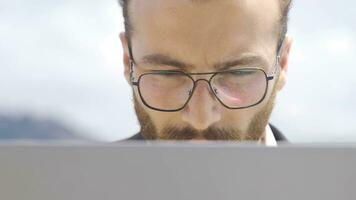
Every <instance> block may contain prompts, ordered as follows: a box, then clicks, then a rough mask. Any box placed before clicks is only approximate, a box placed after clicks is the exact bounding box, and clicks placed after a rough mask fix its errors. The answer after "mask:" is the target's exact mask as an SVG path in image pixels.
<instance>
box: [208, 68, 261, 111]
mask: <svg viewBox="0 0 356 200" xmlns="http://www.w3.org/2000/svg"><path fill="white" fill-rule="evenodd" d="M211 85H212V87H213V89H214V91H215V94H216V96H217V97H218V98H219V100H220V101H221V102H222V103H223V104H225V105H226V106H228V107H231V108H239V107H248V106H251V105H254V104H256V103H258V102H259V101H260V100H261V99H262V98H263V96H264V94H265V92H266V87H267V82H266V75H265V73H264V72H263V71H262V70H258V69H243V70H236V71H229V72H223V73H219V74H217V75H216V76H214V77H213V79H212V81H211Z"/></svg>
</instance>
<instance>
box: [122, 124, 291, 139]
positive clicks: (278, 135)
mask: <svg viewBox="0 0 356 200" xmlns="http://www.w3.org/2000/svg"><path fill="white" fill-rule="evenodd" d="M270 127H271V129H272V133H273V135H274V138H276V141H277V142H287V141H288V140H287V138H286V137H285V136H284V135H283V134H282V133H281V132H280V131H279V130H278V129H277V128H276V127H275V126H273V125H272V124H270ZM127 140H145V138H143V136H142V134H141V133H137V134H136V135H134V136H132V137H130V138H128V139H127Z"/></svg>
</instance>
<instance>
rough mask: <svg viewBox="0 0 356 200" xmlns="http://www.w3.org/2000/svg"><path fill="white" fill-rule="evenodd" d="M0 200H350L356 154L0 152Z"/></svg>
mask: <svg viewBox="0 0 356 200" xmlns="http://www.w3.org/2000/svg"><path fill="white" fill-rule="evenodd" d="M0 199H4V200H5V199H6V200H8V199H16V200H17V199H26V200H40V199H51V200H57V199H58V200H59V199H66V200H69V199H75V200H79V199H83V200H84V199H85V200H94V199H95V200H97V199H107V200H111V199H112V200H114V199H115V200H117V199H125V200H126V199H127V200H130V199H152V200H157V199H164V200H167V199H170V200H178V199H204V200H217V199H226V200H228V199H234V200H235V199H254V200H258V199H261V200H262V199H273V200H277V199H280V200H286V199H289V200H294V199H295V200H300V199H313V200H316V199H322V200H335V199H338V200H346V199H347V200H355V199H356V148H353V147H340V146H339V147H335V146H334V147H306V146H304V147H303V146H299V147H298V146H283V147H279V148H267V147H256V146H250V145H238V144H231V143H228V144H225V143H218V144H200V145H196V144H189V143H184V144H176V143H164V144H162V143H139V144H137V143H128V144H126V143H125V144H124V143H121V144H117V145H89V144H85V145H83V144H82V145H58V144H57V145H0Z"/></svg>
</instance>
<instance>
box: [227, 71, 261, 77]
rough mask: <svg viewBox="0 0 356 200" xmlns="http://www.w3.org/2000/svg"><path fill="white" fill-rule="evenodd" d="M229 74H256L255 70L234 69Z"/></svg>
mask: <svg viewBox="0 0 356 200" xmlns="http://www.w3.org/2000/svg"><path fill="white" fill-rule="evenodd" d="M229 74H230V75H232V76H236V77H247V76H253V75H254V74H256V70H236V71H231V72H229Z"/></svg>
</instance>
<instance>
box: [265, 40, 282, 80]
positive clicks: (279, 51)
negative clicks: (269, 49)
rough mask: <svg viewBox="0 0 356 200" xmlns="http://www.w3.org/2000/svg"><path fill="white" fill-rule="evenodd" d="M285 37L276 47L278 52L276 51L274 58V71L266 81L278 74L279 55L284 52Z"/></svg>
mask: <svg viewBox="0 0 356 200" xmlns="http://www.w3.org/2000/svg"><path fill="white" fill-rule="evenodd" d="M285 39H286V37H285V36H284V37H283V40H282V42H281V43H280V45H279V46H278V51H277V57H276V62H275V65H274V70H273V72H272V74H270V75H268V76H267V80H268V81H270V80H273V79H274V76H275V75H276V74H277V73H278V71H279V70H280V61H281V55H282V52H283V51H284V42H285Z"/></svg>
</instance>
